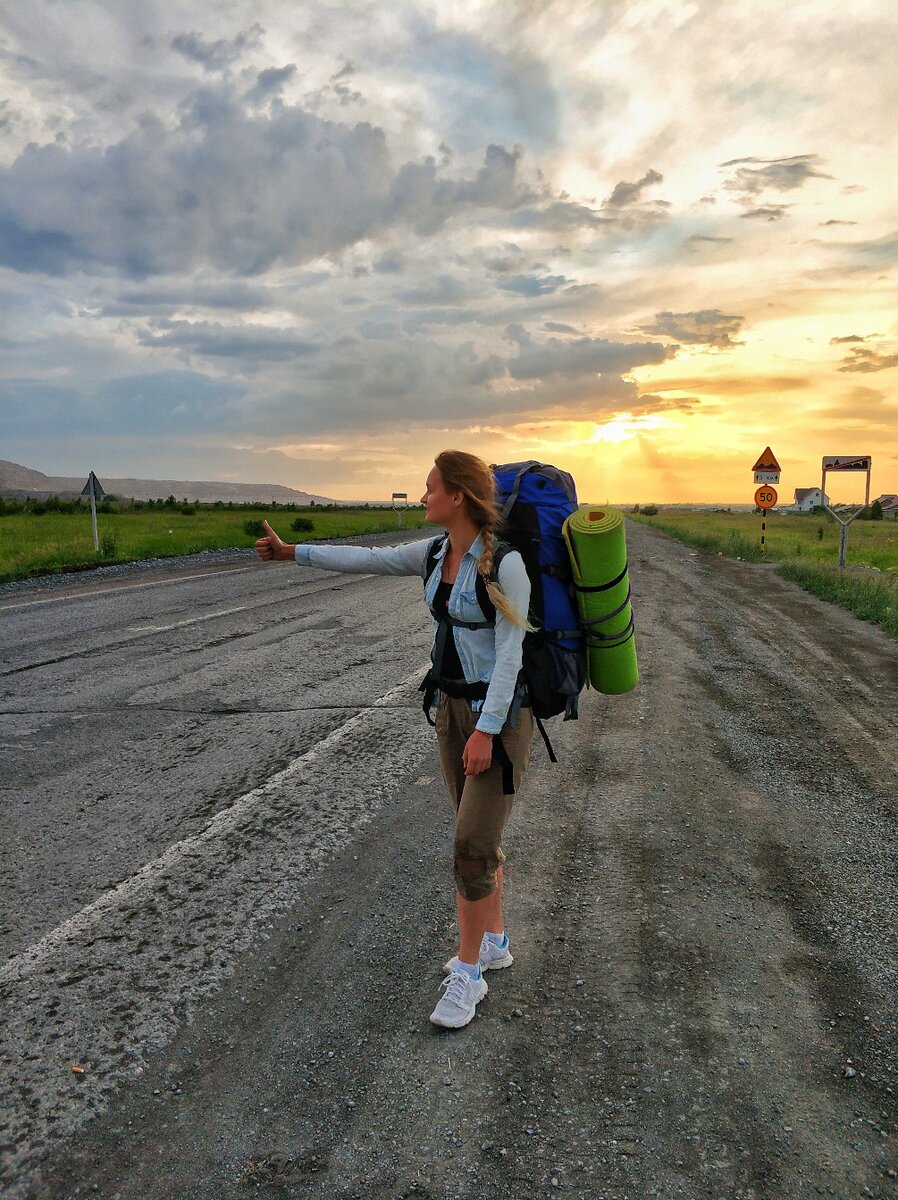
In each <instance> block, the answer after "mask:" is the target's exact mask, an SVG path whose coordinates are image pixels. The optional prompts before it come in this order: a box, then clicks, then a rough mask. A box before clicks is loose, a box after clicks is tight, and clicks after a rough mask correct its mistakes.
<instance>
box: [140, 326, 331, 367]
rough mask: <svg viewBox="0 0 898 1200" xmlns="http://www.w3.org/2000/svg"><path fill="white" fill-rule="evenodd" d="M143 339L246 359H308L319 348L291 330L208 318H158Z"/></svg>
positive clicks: (215, 355) (207, 354) (211, 355)
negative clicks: (193, 319)
mask: <svg viewBox="0 0 898 1200" xmlns="http://www.w3.org/2000/svg"><path fill="white" fill-rule="evenodd" d="M140 342H141V343H142V344H143V345H144V346H152V347H155V348H160V347H162V348H166V349H176V350H183V351H186V352H187V353H189V354H199V355H201V356H202V357H204V358H241V359H243V360H244V361H245V362H258V361H260V360H263V361H264V360H268V361H278V360H284V359H289V360H292V359H297V358H308V357H310V356H311V355H314V354H317V353H318V350H319V347H318V345H317V344H316V343H314V342H309V341H306V340H305V339H303V338H301V337H298V336H297V334H296V333H294V332H293V331H292V330H288V329H271V328H269V327H267V326H252V325H231V326H227V325H221V324H218V323H214V322H208V321H171V320H162V321H156V322H154V323H153V325H152V327H151V328H149V329H146V330H144V331H143V333H141V334H140Z"/></svg>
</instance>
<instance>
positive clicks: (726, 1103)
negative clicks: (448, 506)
mask: <svg viewBox="0 0 898 1200" xmlns="http://www.w3.org/2000/svg"><path fill="white" fill-rule="evenodd" d="M413 536H418V535H417V534H415V535H413ZM628 539H629V543H630V552H631V564H632V577H633V583H634V589H635V605H636V619H637V637H638V650H639V660H640V668H641V681H640V684H639V686H638V688H637V689H636V690H634V691H633V692H631V693H629V694H628V695H626V696H618V697H604V696H600V695H597V694H596V693H594V692H590V693H586V694H585V695H584V697H583V702H582V717H581V720H580V721H579V722H569V723H567V724H562V723H559V722H553V725H552V732H553V739H554V741H555V746H556V749H557V751H558V754H559V758H560V760H561V761H560V763H559V764H558V765H556V766H553V765H552V764H550V763H548V762H547V760H546V755H545V753H544V750H543V748H542V744H541V742H539V740H538V739H536V741H535V745H534V756H533V762H532V766H531V770H530V773H529V775H528V778H527V780H526V781H525V784H524V786H523V788H522V789H521V792H520V794H519V795H518V797H517V798H516V800H515V806H514V811H513V814H512V819H511V822H510V824H509V827H508V830H507V834H506V838H505V840H504V843H503V845H504V847H505V850H506V853H507V854H508V864H507V868H506V871H507V874H506V905H505V907H506V926H507V928H508V930H509V933H510V936H511V941H512V950H513V953H514V954H515V963H514V965H513V966H512V967H511V968H510V969H508V970H504V971H497V972H490V973H488V975H487V982H488V983H489V988H490V990H489V994H488V996H487V997H486V998H485V999H484V1000H483V1001H482V1002H481V1004H480V1006H479V1007H478V1015H477V1016H476V1018H475V1019H474V1021H473V1022H472V1023H471V1024H470V1025H469V1026H468V1027H466V1028H464V1029H462V1030H458V1031H445V1030H438V1029H436V1028H435V1027H434V1026H432V1025H431V1024H430V1022H429V1021H428V1019H427V1017H428V1014H429V1012H430V1010H431V1008H432V1007H433V1005H434V1003H435V1002H436V999H437V995H438V984H439V981H440V979H441V978H442V971H441V964H442V962H443V961H444V959H445V958H446V957H447V956H448V955H449V954H451V953H452V952H453V951H454V948H455V934H456V930H455V922H454V905H453V900H452V878H451V827H452V820H451V809H450V806H449V801H448V799H447V798H446V796H445V794H444V792H443V789H442V783H441V780H440V778H439V772H438V767H437V760H436V755H435V752H434V750H435V747H434V739H433V733H432V730H430V728H429V727H428V726H427V725H426V723H425V722H424V718H423V715H422V714H421V712H420V707H419V702H418V696H417V693H416V691H415V687H416V683H417V680H418V679H419V678H420V676H421V675H422V674H423V669H424V666H425V661H426V655H427V647H428V645H429V618H428V617H427V613H426V610H425V609H424V607H423V605H422V604H421V599H420V584H419V583H417V582H416V581H415V580H413V579H395V578H383V577H370V576H364V577H363V576H350V575H337V574H333V573H329V572H323V571H318V570H314V569H308V568H298V567H295V566H293V565H292V564H289V563H288V564H278V565H271V564H263V563H260V562H258V561H253V562H251V563H248V562H247V560H246V558H245V557H241V558H235V560H234V561H233V562H231V563H226V562H225V563H218V564H216V566H215V569H214V570H210V569H208V568H206V569H205V570H200V569H197V568H196V567H192V568H191V567H188V566H187V565H185V564H182V565H181V566H180V567H179V566H178V564H175V563H173V564H171V565H169V566H166V567H165V568H159V569H158V570H153V571H151V572H148V571H144V572H140V573H139V572H137V571H135V572H134V574H133V575H130V576H129V574H128V573H127V572H124V573H122V572H121V571H119V572H118V573H117V574H116V575H115V576H114V577H113V576H109V577H105V576H103V574H102V572H100V573H96V572H95V573H92V574H91V576H90V578H85V577H78V578H75V579H72V581H71V585H70V586H69V585H67V586H66V587H65V588H59V587H56V588H54V589H53V590H52V592H50V591H46V592H45V591H41V590H40V584H39V582H35V584H34V585H33V586H32V585H29V586H28V587H27V588H25V589H22V588H19V589H18V590H17V591H16V592H15V593H7V594H5V595H3V596H0V608H2V609H3V616H2V619H3V624H4V628H5V630H6V634H7V636H6V639H5V641H6V644H7V646H8V651H7V654H6V658H5V661H4V664H3V668H2V673H0V708H2V712H0V726H2V741H3V743H4V749H5V752H6V762H7V764H8V765H7V767H6V768H5V771H6V772H7V778H6V779H5V780H4V782H5V784H6V787H7V791H6V799H5V803H4V806H3V813H4V817H3V824H4V828H3V829H2V830H0V833H2V842H3V844H4V845H5V846H6V847H7V860H8V861H7V863H6V866H5V869H4V871H3V872H2V876H0V888H2V892H3V895H2V905H0V908H2V911H3V912H4V914H5V917H4V924H3V927H2V938H3V943H4V956H5V962H4V963H3V965H2V966H0V988H2V992H3V1002H4V1012H5V1014H6V1016H5V1020H4V1024H3V1027H2V1031H0V1043H2V1044H0V1052H2V1058H3V1060H4V1061H5V1062H6V1063H7V1064H9V1065H11V1067H12V1071H11V1074H10V1076H9V1078H8V1079H7V1080H6V1082H5V1083H4V1086H3V1100H2V1103H3V1107H4V1121H3V1127H4V1131H5V1132H4V1134H3V1142H2V1147H0V1149H2V1155H3V1164H4V1195H8V1196H10V1197H14V1198H15V1200H20V1198H24V1197H27V1198H29V1200H31V1198H35V1200H37V1198H52V1200H56V1198H62V1197H69V1196H74V1195H99V1196H102V1197H105V1198H107V1200H113V1198H114V1197H118V1198H120V1200H131V1198H134V1200H137V1198H138V1197H139V1198H140V1200H155V1198H159V1200H161V1198H162V1197H171V1196H185V1197H187V1196H189V1197H191V1200H201V1198H208V1200H213V1198H214V1200H227V1198H231V1197H234V1198H237V1197H243V1196H248V1195H266V1196H272V1197H274V1196H302V1197H306V1196H308V1197H321V1198H322V1200H325V1198H327V1200H335V1198H341V1200H343V1198H348V1197H356V1196H357V1197H366V1198H367V1197H378V1198H379V1197H383V1198H385V1200H386V1198H387V1197H390V1198H391V1200H392V1198H396V1197H432V1198H433V1200H436V1198H440V1200H442V1198H443V1197H446V1198H447V1200H448V1198H449V1197H452V1198H453V1200H454V1198H457V1197H465V1198H466V1197H472V1198H473V1197H478V1198H479V1197H487V1198H488V1197H497V1198H498V1197H513V1198H514V1200H520V1198H522V1197H529V1196H535V1195H543V1194H556V1193H559V1194H567V1195H570V1196H576V1197H590V1198H599V1197H606V1198H608V1200H622V1198H624V1197H633V1198H637V1197H638V1198H640V1200H642V1198H644V1197H649V1196H658V1197H663V1198H664V1200H671V1198H674V1197H683V1198H684V1200H685V1198H686V1197H689V1198H694V1197H705V1196H707V1197H715V1198H716V1197H720V1196H727V1197H737V1198H738V1197H742V1198H749V1197H751V1198H760V1197H765V1198H766V1197H770V1198H771V1200H773V1198H777V1200H779V1198H780V1197H784V1196H789V1197H803V1196H820V1195H822V1196H834V1197H839V1198H840V1200H844V1198H847V1197H855V1196H856V1197H862V1196H874V1197H886V1196H890V1195H893V1194H894V1191H895V1187H896V1182H898V1180H896V1177H895V1174H894V1172H895V1170H896V1167H898V1163H896V1161H895V1132H896V1110H898V1105H896V1089H898V1073H896V1069H895V1066H896V1064H895V1057H894V1055H895V1046H896V1026H898V1020H896V1009H895V990H896V957H898V956H896V932H895V921H894V914H895V912H896V911H898V894H896V893H898V882H896V872H895V844H896V837H895V826H896V808H898V801H896V796H898V772H896V764H898V730H896V726H895V723H894V714H895V712H896V711H898V664H896V657H895V651H894V642H893V641H892V640H891V639H889V638H887V637H886V636H885V635H884V634H882V633H881V632H879V631H878V630H876V629H875V628H873V627H872V626H868V625H865V624H864V623H863V622H861V621H859V620H857V619H856V618H854V617H852V616H850V615H849V614H848V613H846V612H844V611H842V610H839V609H836V608H833V607H830V606H827V605H826V604H825V603H823V602H822V601H819V600H817V599H816V598H814V597H813V596H810V595H808V594H806V593H804V592H802V591H800V590H799V589H798V588H797V587H796V586H794V585H792V584H789V583H787V582H785V581H784V580H782V579H780V578H778V577H777V576H776V575H775V574H773V573H772V572H771V571H770V570H768V569H766V568H764V567H756V566H750V565H747V564H743V563H737V562H732V561H729V560H723V559H718V558H716V557H714V558H712V557H707V556H705V555H703V554H701V553H698V552H696V551H694V550H691V549H690V548H689V547H688V546H685V545H682V544H680V543H678V542H676V541H673V540H672V539H670V538H668V537H666V536H665V535H663V534H661V533H659V532H657V531H655V530H652V529H649V528H646V527H645V526H641V525H634V524H633V523H629V524H628ZM369 540H371V541H381V542H383V541H384V540H386V539H384V538H377V539H369ZM89 593H92V594H89ZM73 1066H74V1067H79V1068H82V1069H81V1070H77V1071H73V1069H72V1068H73Z"/></svg>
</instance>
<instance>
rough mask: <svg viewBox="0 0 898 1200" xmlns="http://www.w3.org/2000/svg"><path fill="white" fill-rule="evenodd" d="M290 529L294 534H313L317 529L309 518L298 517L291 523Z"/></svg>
mask: <svg viewBox="0 0 898 1200" xmlns="http://www.w3.org/2000/svg"><path fill="white" fill-rule="evenodd" d="M290 528H291V529H292V530H293V532H294V533H311V532H312V531H313V529H314V528H315V522H314V521H310V520H309V518H308V517H297V518H296V519H295V520H294V521H291V523H290Z"/></svg>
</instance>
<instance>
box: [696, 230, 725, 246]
mask: <svg viewBox="0 0 898 1200" xmlns="http://www.w3.org/2000/svg"><path fill="white" fill-rule="evenodd" d="M732 241H733V239H732V238H731V237H712V236H711V235H710V234H707V233H694V234H692V236H691V237H688V238H687V239H686V244H687V245H690V244H692V243H695V242H711V243H713V244H716V245H720V246H726V245H728V244H729V243H730V242H732Z"/></svg>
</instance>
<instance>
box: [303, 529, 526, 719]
mask: <svg viewBox="0 0 898 1200" xmlns="http://www.w3.org/2000/svg"><path fill="white" fill-rule="evenodd" d="M435 536H439V535H436V534H431V535H430V536H429V537H427V538H421V539H419V540H417V541H414V542H405V543H404V544H402V545H400V546H319V545H316V544H314V543H311V542H301V543H299V544H298V545H297V547H296V551H295V555H294V557H295V559H296V561H297V563H300V564H302V565H305V566H311V567H323V568H324V569H325V570H327V571H346V572H352V573H356V574H372V575H419V576H420V577H421V578H422V579H423V580H424V599H425V601H426V602H427V604H428V605H429V606H430V607H432V606H433V602H434V597H435V596H436V590H437V587H438V586H439V582H440V576H441V573H442V568H443V559H444V558H445V556H446V551H447V550H448V548H449V542H448V539H446V541H444V542H443V544H442V546H441V547H440V548H439V551H438V553H437V557H436V565H435V567H434V569H433V571H432V572H431V574H430V577H429V578H426V579H425V578H424V572H425V569H426V566H427V551H428V549H429V547H430V545H431V543H432V542H433V540H434V537H435ZM482 550H483V539H482V537H481V535H480V534H479V533H478V535H477V537H476V538H475V539H474V541H473V542H472V543H471V548H470V549H469V550H467V551H466V552H465V554H464V556H463V557H462V560H461V564H460V566H459V568H458V575H457V576H456V578H455V582H454V583H453V585H452V591H451V592H450V594H449V615H450V616H451V617H456V618H457V619H458V620H459V621H483V620H485V619H486V614H485V613H484V612H483V610H482V609H481V607H480V605H479V604H478V603H477V592H476V588H475V580H476V578H477V560H478V559H479V557H480V554H481V552H482ZM499 584H500V586H501V588H502V591H503V592H504V594H505V596H506V597H507V598H508V600H509V602H510V603H511V604H512V605H513V606H514V608H515V609H516V610H517V611H518V612H519V613H521V615H522V616H525V617H526V615H527V610H528V608H529V605H530V579H529V577H528V575H527V570H526V568H525V566H524V560H523V559H522V558H521V556H520V554H519V553H518V551H517V550H510V551H508V553H506V554H505V556H504V557H503V558H502V560H501V562H500V563H499ZM438 628H439V622H438V621H437V620H436V618H434V619H433V631H434V638H436V633H437V630H438ZM450 633H451V634H452V635H453V636H454V638H455V646H456V649H457V650H458V657H459V659H460V661H461V665H462V669H463V670H464V673H465V679H466V680H467V682H468V683H476V682H478V681H483V682H486V683H488V684H489V687H488V689H487V693H486V697H485V698H484V699H483V700H472V701H471V702H470V703H471V708H472V709H473V711H474V712H479V714H480V716H479V717H478V719H477V724H476V728H477V729H479V730H481V731H482V732H483V733H499V732H500V730H501V729H502V726H503V725H504V724H505V721H506V718H507V717H508V715H509V709H510V708H512V700H514V699H515V696H516V685H517V680H518V672H519V671H520V669H521V661H522V649H521V647H522V645H523V641H524V629H523V628H522V627H521V626H520V625H515V624H514V623H513V622H512V621H509V620H508V618H507V617H505V616H503V615H502V613H501V612H500V611H499V610H498V609H497V610H496V624H495V626H487V628H485V629H463V628H460V627H458V626H453V627H451V629H450ZM431 653H432V650H431ZM439 694H440V693H439V692H437V693H436V695H435V696H434V703H436V701H437V699H438V698H439ZM517 707H518V706H517V705H515V706H514V708H513V710H512V724H516V722H517Z"/></svg>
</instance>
